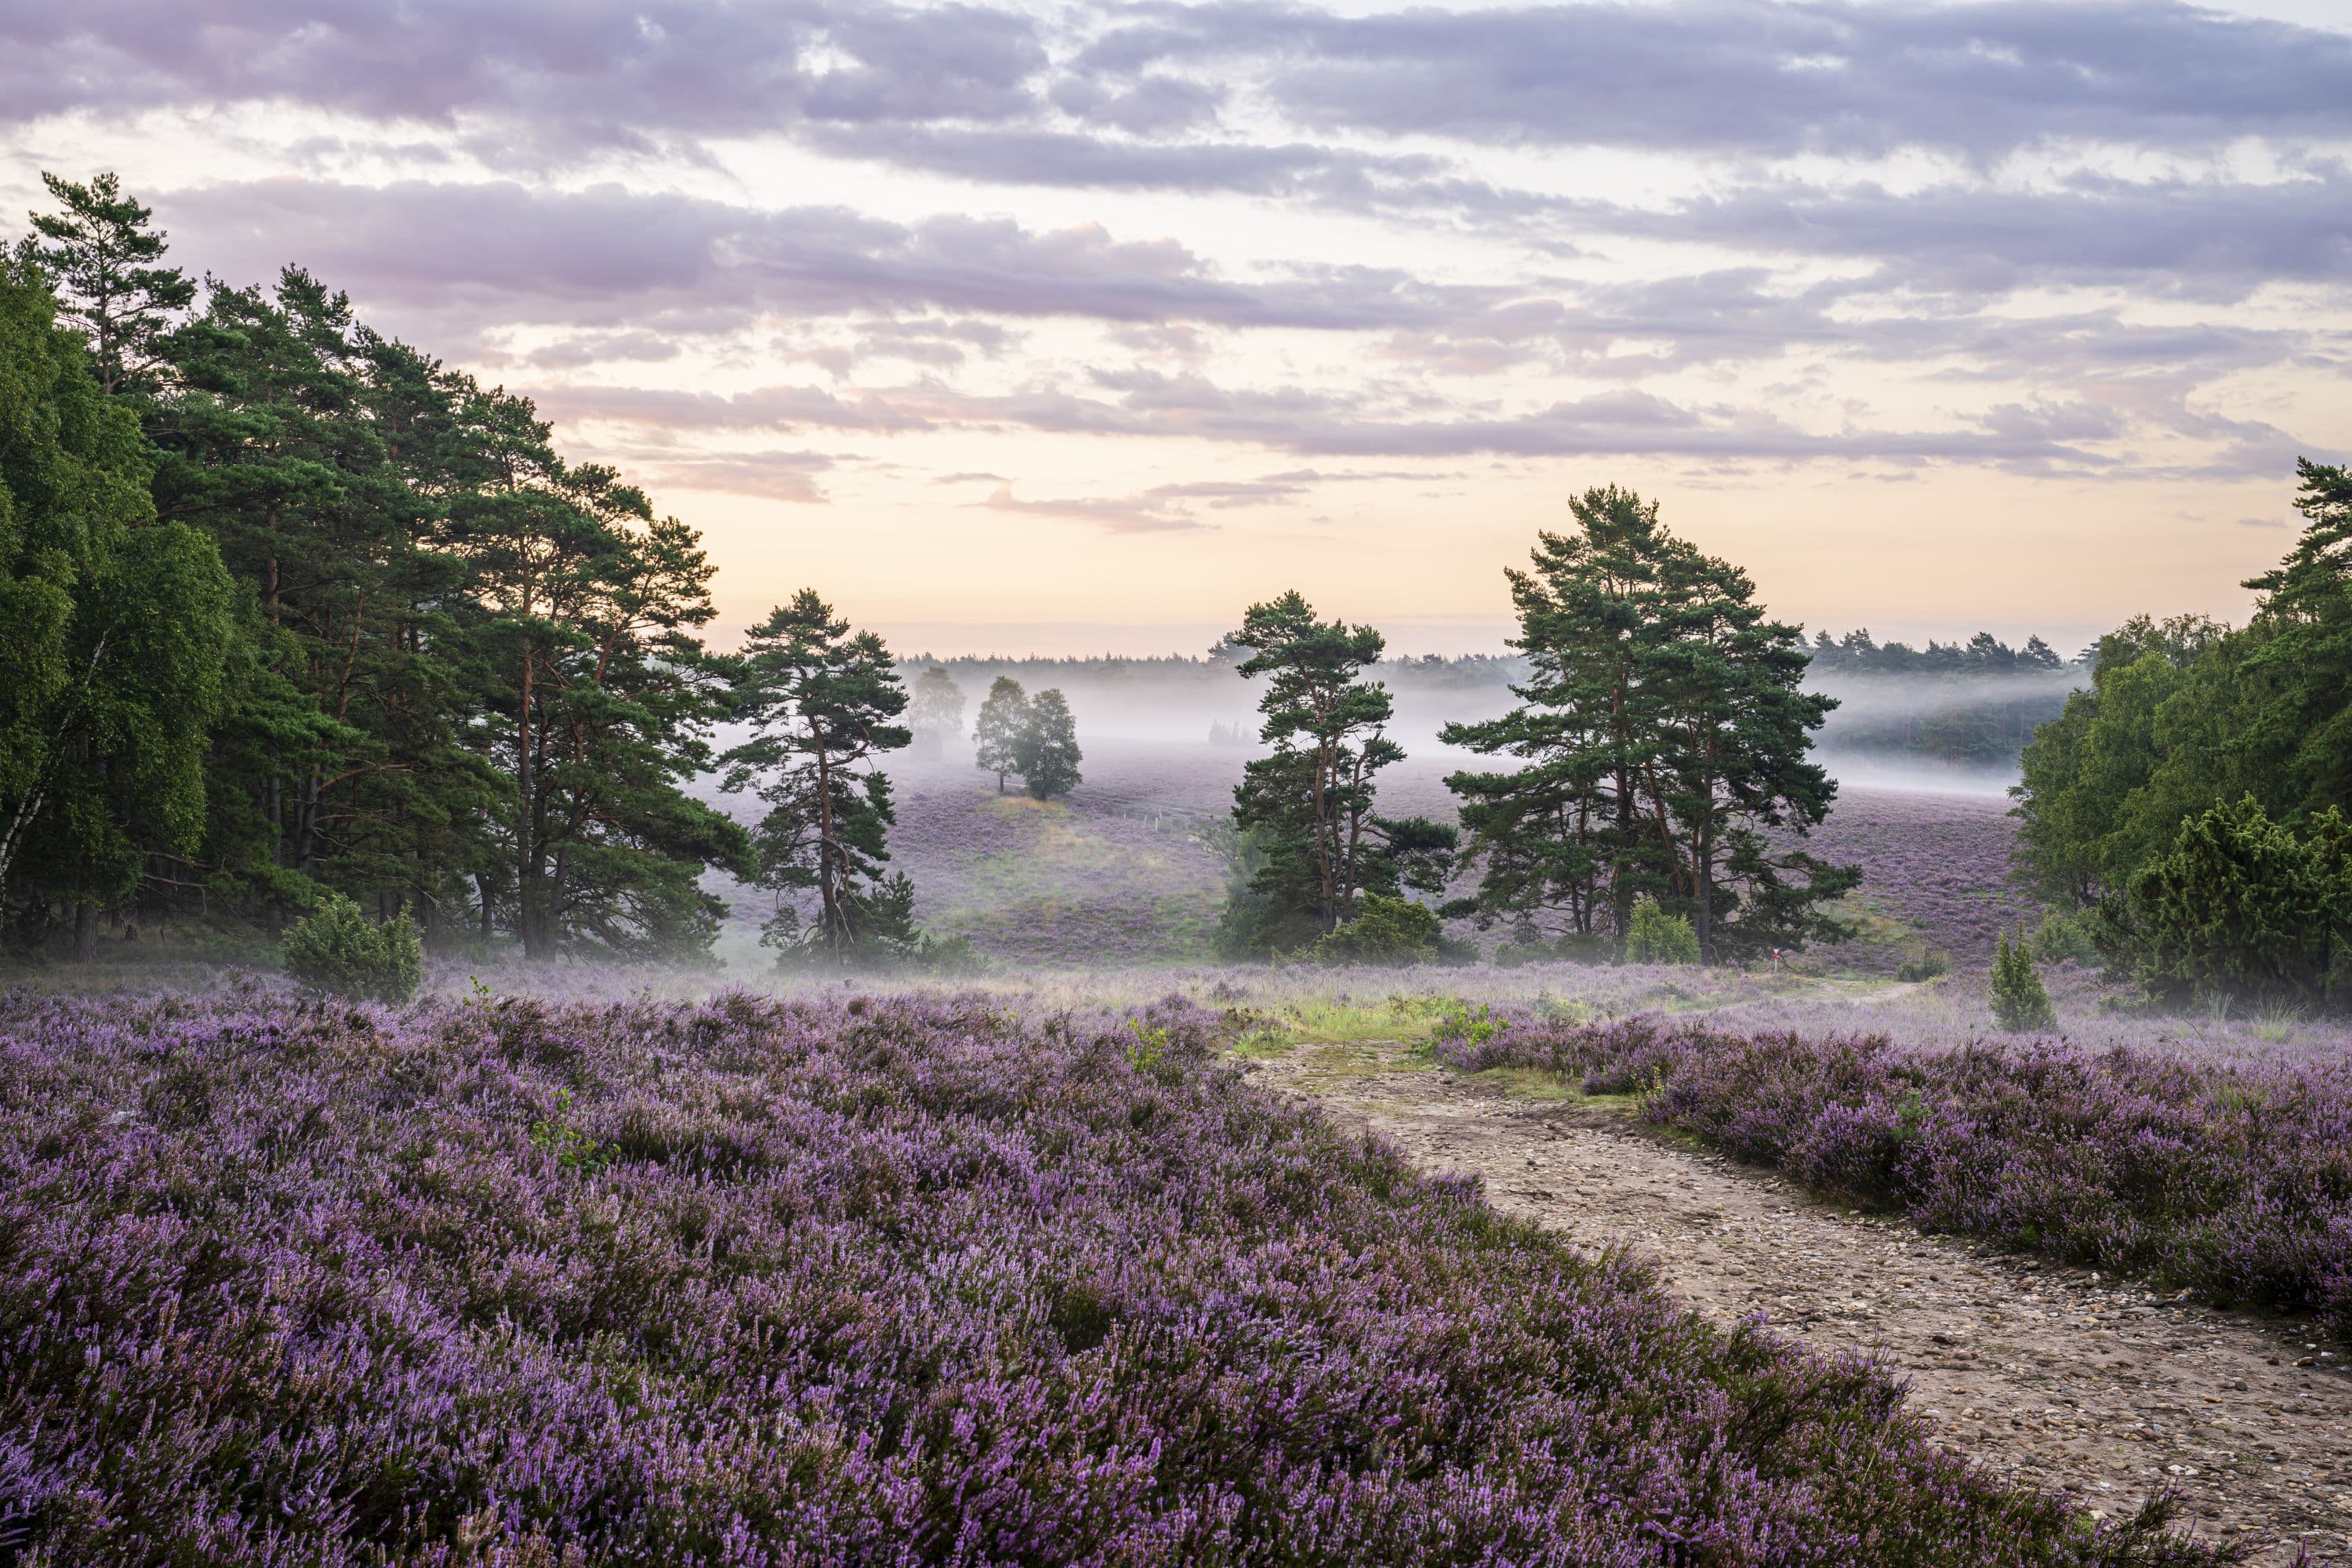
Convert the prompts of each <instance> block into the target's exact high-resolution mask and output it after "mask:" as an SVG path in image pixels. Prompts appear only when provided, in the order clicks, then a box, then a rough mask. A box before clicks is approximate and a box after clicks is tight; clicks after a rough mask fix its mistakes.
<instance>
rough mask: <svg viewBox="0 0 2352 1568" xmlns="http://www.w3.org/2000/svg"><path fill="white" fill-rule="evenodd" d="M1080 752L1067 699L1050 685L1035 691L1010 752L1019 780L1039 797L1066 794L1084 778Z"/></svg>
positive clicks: (1047, 797)
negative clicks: (1080, 772) (1024, 721)
mask: <svg viewBox="0 0 2352 1568" xmlns="http://www.w3.org/2000/svg"><path fill="white" fill-rule="evenodd" d="M1084 755H1085V753H1083V752H1080V751H1079V750H1078V725H1077V721H1076V719H1075V718H1073V717H1072V716H1071V713H1070V705H1069V703H1068V702H1067V701H1066V700H1064V699H1063V697H1062V694H1061V692H1060V691H1059V690H1057V689H1054V688H1052V687H1048V688H1046V689H1045V690H1043V691H1040V692H1039V693H1037V695H1036V696H1035V697H1034V699H1032V700H1031V701H1030V703H1029V721H1028V722H1027V723H1025V724H1024V725H1023V726H1022V728H1021V739H1020V742H1019V743H1018V745H1017V746H1016V747H1015V748H1014V752H1013V758H1014V760H1013V767H1014V770H1015V771H1016V772H1018V773H1020V774H1021V782H1022V784H1024V785H1025V786H1026V787H1027V789H1028V791H1029V793H1030V794H1031V795H1034V796H1035V797H1036V798H1037V799H1039V800H1051V799H1053V798H1054V797H1055V795H1067V794H1069V793H1070V792H1071V791H1072V790H1074V789H1076V787H1077V786H1078V785H1079V784H1081V783H1083V782H1084V781H1083V779H1082V777H1081V776H1080V774H1079V773H1078V763H1079V762H1080V761H1082V760H1083V758H1084Z"/></svg>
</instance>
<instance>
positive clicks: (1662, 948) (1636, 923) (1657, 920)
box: [1625, 899, 1698, 963]
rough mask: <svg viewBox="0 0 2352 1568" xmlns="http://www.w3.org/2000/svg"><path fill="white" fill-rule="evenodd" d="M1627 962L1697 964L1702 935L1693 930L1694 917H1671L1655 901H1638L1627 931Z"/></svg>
mask: <svg viewBox="0 0 2352 1568" xmlns="http://www.w3.org/2000/svg"><path fill="white" fill-rule="evenodd" d="M1625 962H1626V963H1697V962H1698V933H1697V932H1696V931H1693V930H1692V929H1691V922H1690V917H1689V916H1688V915H1670V914H1668V913H1667V912H1666V911H1665V910H1663V909H1661V908H1659V907H1658V901H1657V900H1655V899H1643V900H1639V901H1637V902H1636V903H1635V904H1634V905H1633V920H1632V921H1631V923H1629V924H1628V925H1627V927H1626V930H1625Z"/></svg>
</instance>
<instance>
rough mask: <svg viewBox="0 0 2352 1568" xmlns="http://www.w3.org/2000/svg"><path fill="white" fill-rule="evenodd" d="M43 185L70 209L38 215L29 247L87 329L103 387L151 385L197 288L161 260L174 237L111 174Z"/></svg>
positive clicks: (113, 390)
mask: <svg viewBox="0 0 2352 1568" xmlns="http://www.w3.org/2000/svg"><path fill="white" fill-rule="evenodd" d="M41 183H42V184H44V185H47V187H48V191H49V195H51V196H53V197H55V198H56V199H57V200H58V202H59V203H61V204H62V205H64V208H65V210H64V211H63V212H62V213H35V214H33V215H32V220H33V232H34V234H35V235H37V236H38V238H29V237H28V239H27V240H26V245H25V253H26V255H28V256H29V257H31V258H32V259H33V260H34V261H36V262H37V263H38V264H39V265H40V266H41V268H43V269H44V270H45V271H47V273H48V274H49V276H50V278H51V279H54V280H55V282H56V285H57V288H58V292H59V293H60V294H61V295H62V296H63V297H64V299H65V300H66V304H65V315H66V317H67V319H68V321H75V322H78V323H79V325H80V326H81V327H82V329H83V330H84V331H85V332H87V333H88V335H89V352H90V354H91V357H92V358H93V359H94V360H95V361H96V362H97V365H98V384H99V390H100V391H101V392H103V393H105V394H106V395H109V396H113V395H117V394H120V393H124V392H132V391H152V389H153V388H154V386H155V384H156V381H157V372H158V369H159V364H160V362H161V360H162V358H163V355H162V352H161V346H160V345H161V343H162V341H163V336H164V334H165V333H166V332H168V331H170V330H171V327H172V324H173V318H174V317H175V316H176V315H177V314H178V313H179V312H180V311H182V310H186V309H187V308H188V305H189V303H190V302H191V301H192V300H194V298H195V294H196V286H195V285H194V283H193V282H191V281H190V280H189V279H188V277H187V275H186V274H185V273H184V272H182V271H181V270H180V269H179V268H176V267H163V266H159V265H157V264H158V263H160V262H161V261H162V260H163V253H164V249H165V240H166V236H164V235H163V234H160V233H157V232H154V231H153V230H152V228H151V227H150V224H151V223H152V219H153V216H154V215H153V214H152V212H150V211H149V210H148V209H147V208H146V207H143V206H142V205H139V204H138V203H137V202H135V201H132V200H131V199H130V198H129V197H127V196H125V195H123V194H122V187H121V182H119V181H118V180H117V179H116V178H115V177H114V176H113V175H112V174H100V175H99V176H98V177H97V178H95V179H93V180H91V181H90V182H89V184H78V183H76V182H74V181H71V180H61V179H59V178H58V176H57V175H55V174H42V175H41ZM43 241H47V243H46V244H44V243H42V242H43Z"/></svg>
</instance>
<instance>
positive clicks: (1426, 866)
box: [1226, 591, 1454, 952]
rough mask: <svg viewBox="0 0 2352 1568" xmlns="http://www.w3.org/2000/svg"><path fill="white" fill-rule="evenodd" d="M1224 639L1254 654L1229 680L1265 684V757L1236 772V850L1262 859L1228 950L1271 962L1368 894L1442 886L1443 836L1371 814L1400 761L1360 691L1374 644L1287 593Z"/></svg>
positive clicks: (1385, 710)
mask: <svg viewBox="0 0 2352 1568" xmlns="http://www.w3.org/2000/svg"><path fill="white" fill-rule="evenodd" d="M1226 640H1227V642H1228V643H1230V644H1231V645H1233V646H1234V647H1246V648H1249V649H1251V650H1252V651H1251V655H1250V657H1249V658H1247V659H1245V660H1244V661H1243V662H1242V663H1241V664H1240V665H1238V666H1237V667H1236V673H1238V674H1239V675H1241V676H1242V677H1243V678H1244V679H1251V678H1255V677H1257V676H1265V678H1266V683H1265V692H1264V694H1263V695H1262V696H1261V697H1260V699H1259V702H1258V710H1259V712H1261V713H1262V714H1264V715H1265V723H1264V725H1263V726H1262V727H1261V729H1260V731H1259V738H1260V739H1261V740H1263V741H1264V742H1266V743H1268V744H1269V745H1271V746H1272V747H1273V748H1274V749H1273V752H1272V753H1271V754H1270V755H1267V756H1264V757H1256V758H1253V759H1252V760H1250V761H1249V762H1247V763H1244V764H1243V768H1242V782H1241V784H1239V785H1237V786H1236V787H1235V788H1234V828H1235V832H1236V836H1237V841H1245V842H1246V843H1247V844H1248V846H1249V847H1250V852H1251V853H1252V854H1253V855H1254V856H1261V857H1263V859H1262V860H1261V861H1260V862H1259V863H1258V865H1257V868H1256V870H1255V873H1254V874H1253V875H1252V877H1251V879H1250V882H1249V889H1248V892H1249V900H1248V904H1249V908H1250V910H1251V914H1250V918H1249V921H1248V923H1249V927H1250V929H1249V930H1248V931H1230V932H1229V934H1228V938H1227V940H1228V941H1229V942H1231V943H1232V944H1233V945H1234V946H1237V947H1241V948H1244V949H1245V950H1247V951H1253V952H1276V951H1281V950H1285V949H1287V948H1291V947H1296V946H1299V945H1302V944H1304V943H1306V942H1313V941H1315V940H1317V939H1318V938H1319V937H1321V936H1323V935H1325V934H1326V933H1328V932H1329V931H1333V930H1335V929H1337V928H1338V927H1339V925H1340V924H1342V923H1343V922H1344V921H1348V920H1349V919H1351V918H1353V916H1354V915H1355V913H1356V910H1357V905H1358V900H1359V899H1360V897H1361V896H1362V895H1364V894H1366V893H1377V894H1380V895H1381V896H1383V897H1391V898H1392V897H1395V896H1396V895H1397V894H1398V892H1399V890H1400V889H1401V888H1403V887H1413V888H1416V889H1422V890H1423V891H1435V890H1436V889H1439V888H1441V887H1442V886H1443V885H1444V876H1445V871H1446V868H1448V866H1449V865H1450V863H1451V857H1452V853H1453V848H1454V830H1453V829H1452V828H1451V827H1448V826H1443V825H1440V824H1437V823H1433V822H1430V821H1428V820H1427V819H1425V818H1421V817H1412V818H1406V819H1402V820H1392V819H1391V818H1387V817H1383V816H1379V815H1378V814H1377V813H1376V811H1375V810H1374V805H1375V800H1376V795H1377V788H1376V775H1377V774H1378V773H1380V771H1381V769H1383V768H1386V767H1388V766H1390V765H1391V763H1396V762H1399V761H1401V760H1402V758H1403V756H1404V750H1403V748H1402V747H1401V746H1399V745H1398V744H1397V743H1396V742H1393V741H1391V740H1390V739H1388V737H1387V735H1386V733H1385V730H1386V726H1387V724H1388V721H1389V717H1390V713H1391V704H1390V701H1389V694H1388V692H1387V690H1386V689H1384V688H1383V687H1381V685H1380V684H1379V683H1378V682H1375V681H1370V680H1367V679H1363V671H1364V670H1365V669H1366V668H1368V667H1370V665H1372V664H1373V663H1375V662H1377V661H1378V660H1379V658H1380V657H1381V649H1382V647H1383V646H1384V644H1383V641H1382V638H1381V634H1380V633H1379V632H1377V631H1375V630H1373V629H1372V628H1371V627H1370V626H1349V625H1347V624H1346V623H1344V622H1340V621H1323V620H1318V618H1317V617H1316V615H1315V611H1314V608H1313V606H1311V605H1308V604H1307V601H1306V599H1305V598H1304V597H1302V596H1301V595H1298V594H1297V592H1295V591H1294V592H1291V593H1286V594H1284V595H1281V596H1280V597H1279V598H1276V599H1274V600H1271V601H1269V602H1267V603H1265V604H1261V605H1251V606H1250V607H1249V610H1248V612H1247V613H1246V614H1245V615H1244V616H1243V619H1242V626H1241V627H1240V629H1239V630H1237V631H1235V632H1233V633H1231V634H1230V635H1229V637H1227V639H1226Z"/></svg>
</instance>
